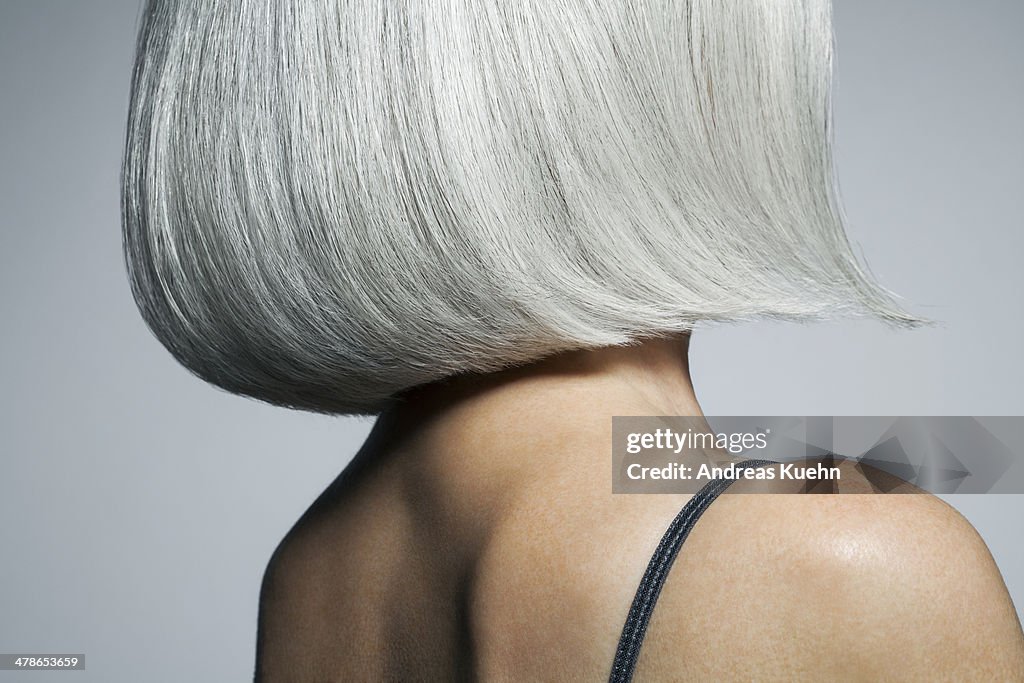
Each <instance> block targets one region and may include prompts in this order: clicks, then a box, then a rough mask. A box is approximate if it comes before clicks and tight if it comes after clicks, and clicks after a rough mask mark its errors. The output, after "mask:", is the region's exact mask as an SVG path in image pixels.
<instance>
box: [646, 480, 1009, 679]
mask: <svg viewBox="0 0 1024 683" xmlns="http://www.w3.org/2000/svg"><path fill="white" fill-rule="evenodd" d="M643 647H644V650H643V653H642V656H641V658H640V663H639V667H638V680H650V679H653V680H661V679H662V678H666V677H668V678H672V679H675V680H678V679H683V680H690V679H692V680H704V679H723V678H725V679H733V678H742V679H754V678H757V679H758V680H763V679H770V680H775V679H780V680H781V679H785V680H936V679H942V680H1014V681H1024V636H1022V633H1021V626H1020V623H1019V621H1018V619H1017V616H1016V612H1015V610H1014V607H1013V604H1012V601H1011V600H1010V597H1009V594H1008V593H1007V591H1006V587H1005V585H1004V583H1003V580H1002V577H1001V576H1000V573H999V570H998V569H997V567H996V565H995V563H994V562H993V560H992V557H991V555H990V554H989V552H988V549H987V547H986V545H985V543H984V541H983V540H982V539H981V538H980V536H979V535H978V533H977V532H976V531H975V529H974V528H973V527H972V526H971V525H970V524H969V523H968V522H967V520H965V519H964V518H963V517H962V516H961V515H960V514H959V513H957V512H956V511H955V510H954V509H953V508H951V507H950V506H949V505H947V504H946V503H944V502H943V501H942V500H940V499H938V498H936V497H935V496H932V495H929V494H926V493H919V494H914V495H882V494H860V495H858V494H851V495H800V494H779V495H760V494H749V495H743V494H733V495H725V496H722V497H721V498H720V499H719V500H718V501H717V502H716V503H715V504H714V505H712V506H711V507H710V508H709V509H708V511H707V512H706V513H705V515H704V517H703V518H702V519H701V520H700V522H699V523H698V525H697V526H696V527H695V528H694V530H693V533H691V535H690V538H689V539H688V540H687V542H686V544H685V546H684V549H683V552H682V553H681V555H680V557H679V558H678V560H677V562H676V564H675V566H674V567H673V569H672V572H671V574H670V578H669V580H668V582H667V583H666V585H665V588H664V590H663V593H662V596H661V598H660V600H659V603H658V606H657V609H656V610H655V613H654V617H653V618H652V621H651V625H650V629H649V631H648V636H647V639H646V640H645V642H644V646H643ZM645 676H646V678H645Z"/></svg>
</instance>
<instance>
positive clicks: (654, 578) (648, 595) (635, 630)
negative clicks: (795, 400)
mask: <svg viewBox="0 0 1024 683" xmlns="http://www.w3.org/2000/svg"><path fill="white" fill-rule="evenodd" d="M774 464H777V463H774V462H771V461H769V460H744V461H743V462H740V463H737V464H736V467H737V469H746V468H748V467H764V466H766V465H774ZM732 482H733V479H713V480H711V481H709V482H708V483H707V484H705V485H704V486H703V487H702V488H701V490H700V491H698V492H697V495H695V496H694V497H693V498H691V499H690V500H689V501H687V503H686V505H684V506H683V509H682V510H680V511H679V514H678V515H676V518H675V519H673V520H672V523H671V524H670V525H669V527H668V531H666V532H665V535H664V536H662V537H661V542H660V543H659V544H658V549H657V550H655V551H654V556H653V557H651V561H650V562H649V563H648V564H647V571H645V572H644V578H643V579H642V580H641V581H640V587H639V588H638V589H637V591H636V596H635V597H634V598H633V604H632V606H631V607H630V608H629V615H628V616H627V617H626V625H625V626H624V627H623V629H622V635H621V636H620V637H619V647H618V649H617V650H616V651H615V661H614V662H613V664H612V673H611V676H609V677H608V680H609V681H610V683H629V681H631V680H632V679H633V671H634V670H635V669H636V662H637V658H638V657H639V656H640V645H641V644H642V643H643V640H644V634H645V633H646V632H647V624H648V623H649V622H650V620H651V614H652V613H653V612H654V605H655V603H656V602H657V601H658V596H659V595H660V594H661V587H662V585H663V584H664V583H665V579H666V577H667V576H668V572H669V570H670V569H671V568H672V563H673V562H675V560H676V556H677V555H678V554H679V549H680V548H681V547H682V545H683V541H685V540H686V537H687V536H689V535H690V530H691V529H693V525H694V524H696V522H697V520H698V519H700V516H701V515H702V514H703V513H704V511H705V510H707V509H708V506H709V505H711V503H713V502H714V501H715V499H716V498H718V496H719V495H721V493H722V492H723V491H725V490H726V489H727V488H729V485H730V484H732Z"/></svg>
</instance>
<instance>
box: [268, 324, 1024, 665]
mask: <svg viewBox="0 0 1024 683" xmlns="http://www.w3.org/2000/svg"><path fill="white" fill-rule="evenodd" d="M688 342H689V338H688V337H687V336H681V337H677V338H672V339H662V340H651V341H647V342H644V343H642V344H638V345H635V346H631V347H625V348H605V349H599V350H592V351H580V352H573V353H569V354H564V355H560V356H556V357H552V358H549V359H546V360H544V361H541V362H538V363H535V364H532V365H530V366H526V367H523V368H518V369H513V370H508V371H504V372H501V373H494V374H491V375H486V376H476V377H469V376H467V377H460V378H457V379H453V380H449V381H446V382H443V383H439V384H434V385H429V386H426V387H421V388H418V389H416V390H414V391H413V392H411V393H410V394H409V395H408V396H407V397H405V399H406V400H404V401H403V402H401V403H400V404H399V406H397V407H396V409H395V410H393V411H391V412H389V413H386V414H384V415H382V416H381V417H380V418H379V420H378V422H377V425H376V426H375V428H374V431H373V433H372V434H371V436H370V438H369V440H368V441H367V443H366V445H365V446H364V447H363V449H362V450H361V451H360V453H359V455H358V456H357V457H356V459H355V461H354V462H353V463H352V464H351V465H350V466H349V467H348V468H347V469H346V470H345V472H343V473H342V475H341V476H340V477H339V478H338V479H337V480H336V481H335V482H334V483H333V484H332V485H331V486H330V487H329V488H328V489H327V490H326V491H325V492H324V493H323V495H322V496H321V497H320V498H319V499H318V501H317V502H316V503H315V504H314V505H313V506H312V507H311V508H310V510H309V511H308V512H307V513H306V514H305V515H304V516H303V517H302V519H301V520H300V521H299V522H298V523H297V524H296V525H295V527H294V528H293V529H292V531H291V532H290V533H289V534H288V536H287V537H286V538H285V539H284V541H283V542H282V543H281V545H280V547H279V548H278V550H277V552H276V553H275V554H274V557H273V559H272V560H271V562H270V564H269V566H268V568H267V572H266V577H265V580H264V586H263V591H262V594H261V604H260V623H259V637H258V653H257V679H258V680H261V681H266V682H271V683H276V682H278V681H302V682H304V681H318V682H319V681H360V680H401V681H414V680H483V681H576V680H580V681H600V680H607V678H608V674H609V671H610V667H611V660H612V657H613V655H614V652H615V647H616V644H617V641H618V637H619V633H620V630H621V628H622V625H623V622H624V619H625V615H626V613H627V611H628V609H629V605H630V603H631V601H632V598H633V594H634V592H635V590H636V587H637V584H638V583H639V580H640V577H641V576H642V574H643V572H644V569H645V568H646V564H647V561H648V559H649V558H650V556H651V554H652V553H653V551H654V548H655V546H656V545H657V543H658V541H659V539H660V538H661V536H662V534H663V533H664V531H665V529H666V527H667V526H668V523H669V522H670V521H671V519H672V518H673V517H674V516H675V514H676V513H677V512H678V510H679V509H680V507H682V505H683V504H684V503H685V502H686V500H687V499H688V496H685V495H656V496H655V495H647V496H645V495H617V496H616V495H613V494H612V493H611V490H612V485H611V472H610V469H611V468H610V467H608V466H607V464H608V463H607V458H608V457H609V454H610V452H611V417H612V416H613V415H692V416H700V415H702V413H701V409H700V406H699V405H698V403H697V400H696V397H695V395H694V390H693V386H692V383H691V381H690V374H689V364H688V361H687V351H688ZM844 467H845V466H844ZM737 486H741V484H740V483H737V484H735V485H734V487H737ZM843 487H844V491H869V490H870V487H869V486H868V485H867V484H866V482H865V481H864V480H863V479H862V478H861V477H860V475H859V474H858V473H857V472H856V470H854V469H852V468H846V469H844V474H843ZM904 490H906V489H904ZM634 680H637V681H666V680H671V681H689V680H694V681H696V680H769V681H773V680H779V681H801V680H807V681H820V680H850V681H860V680H864V681H868V680H870V681H886V680H900V681H905V680H922V681H924V680H928V681H936V680H951V681H952V680H956V681H968V680H977V681H996V680H999V681H1024V635H1022V632H1021V626H1020V622H1019V621H1018V619H1017V616H1016V612H1015V610H1014V607H1013V604H1012V602H1011V600H1010V596H1009V594H1008V593H1007V591H1006V587H1005V585H1004V583H1003V580H1002V577H1001V576H1000V574H999V571H998V569H997V568H996V566H995V563H994V562H993V560H992V558H991V555H990V554H989V552H988V550H987V548H986V546H985V544H984V542H983V541H982V540H981V538H980V537H979V536H978V534H977V533H976V532H975V530H974V529H973V528H972V527H971V526H970V524H969V523H968V522H967V521H966V520H964V519H963V517H961V516H960V515H959V514H958V513H957V512H956V511H954V510H953V509H952V508H950V507H949V506H948V505H946V504H945V503H943V502H942V501H940V500H939V499H937V498H935V497H934V496H931V495H928V494H920V495H866V494H862V495H857V494H855V493H854V494H851V495H801V494H785V495H751V494H743V493H742V492H741V491H737V494H736V495H727V496H722V497H721V498H720V499H719V500H718V501H716V502H715V504H714V505H712V506H711V507H710V508H709V509H708V511H707V512H706V513H705V514H704V516H703V517H702V518H701V519H700V521H699V522H698V523H697V525H696V526H695V528H694V530H693V532H692V533H691V535H690V537H689V539H688V540H687V541H686V544H685V545H684V547H683V551H682V552H681V554H680V556H679V558H678V560H677V561H676V563H675V565H674V567H673V569H672V571H671V573H670V574H669V578H668V581H667V582H666V584H665V587H664V589H663V591H662V594H661V597H660V599H659V602H658V605H657V608H656V610H655V612H654V616H653V618H652V621H651V624H650V627H649V629H648V634H647V637H646V639H645V641H644V645H643V649H642V651H641V656H640V660H639V664H638V669H637V673H636V677H635V679H634Z"/></svg>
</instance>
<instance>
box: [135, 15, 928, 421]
mask: <svg viewBox="0 0 1024 683" xmlns="http://www.w3.org/2000/svg"><path fill="white" fill-rule="evenodd" d="M830 21H831V20H830V6H829V2H828V0H772V1H769V0H751V1H749V2H732V1H731V0H676V1H674V2H653V1H652V0H638V1H637V2H629V3H624V2H619V1H618V0H614V1H613V0H561V1H559V2H548V1H541V0H527V1H525V2H510V3H505V2H502V3H498V2H477V1H476V0H449V1H447V2H437V1H436V0H408V1H407V2H394V3H390V2H377V1H374V2H370V1H368V0H319V1H317V2H305V1H300V0H269V1H263V0H260V1H256V0H224V1H221V2H188V1H185V0H152V1H151V2H149V4H148V6H147V7H146V9H145V13H144V19H143V26H142V30H141V34H140V39H139V48H138V57H137V62H136V68H135V74H134V79H133V85H132V99H131V110H130V120H129V127H128V137H127V148H126V153H125V162H124V244H125V254H126V260H127V265H128V269H129V276H130V279H131V283H132V287H133V292H134V295H135V297H136V301H137V303H138V305H139V308H140V310H141V311H142V313H143V316H144V317H145V319H146V321H147V323H148V324H149V325H150V327H151V328H152V329H153V331H154V332H155V334H156V335H157V337H158V338H159V339H160V340H161V342H162V343H163V344H164V345H165V346H166V347H167V348H168V349H169V350H170V351H171V352H172V353H173V354H174V355H175V357H176V358H177V359H178V360H179V361H180V362H181V363H182V364H184V365H185V366H186V367H188V368H189V369H190V370H192V371H193V372H194V373H196V374H197V375H199V376H200V377H202V378H204V379H206V380H208V381H210V382H212V383H214V384H216V385H218V386H221V387H223V388H225V389H227V390H229V391H233V392H237V393H240V394H245V395H249V396H253V397H256V398H259V399H261V400H264V401H268V402H271V403H275V404H279V405H285V406H291V407H296V408H301V409H307V410H314V411H321V412H330V413H343V414H345V413H348V414H372V413H375V412H378V411H380V410H382V409H383V408H385V407H386V406H387V405H388V404H389V402H390V401H392V400H393V399H394V397H395V396H396V395H398V394H400V393H401V392H402V391H404V390H406V389H409V388H411V387H413V386H417V385H420V384H424V383H427V382H431V381H435V380H438V379H441V378H443V377H447V376H450V375H455V374H459V373H463V372H490V371H494V370H498V369H501V368H504V367H507V366H510V365H515V364H521V363H526V362H530V361H533V360H536V359H539V358H541V357H544V356H547V355H550V354H553V353H557V352H560V351H566V350H571V349H580V348H594V347H600V346H608V345H617V344H626V343H630V342H632V341H635V340H638V339H641V338H646V337H652V336H660V335H667V334H673V333H678V332H682V331H686V330H689V329H691V328H692V327H693V325H694V324H695V323H697V322H698V321H702V320H717V321H728V320H745V319H751V318H758V317H775V318H792V319H815V318H821V317H825V316H830V315H835V314H850V313H852V314H869V315H874V316H877V317H880V318H882V319H884V320H887V321H890V322H895V323H913V322H915V318H913V317H912V316H909V315H907V314H906V313H904V312H903V311H901V310H900V309H899V308H898V307H897V306H896V305H895V304H894V303H893V302H892V300H891V298H890V296H889V295H888V294H887V293H886V292H885V291H884V290H882V289H881V288H879V287H878V286H877V285H875V284H874V283H873V282H872V281H871V280H870V279H869V278H867V277H866V276H865V274H864V272H863V271H862V269H861V268H860V267H859V266H858V264H857V261H856V259H855V257H854V256H853V253H852V251H851V249H850V246H849V244H848V242H847V239H846V236H845V233H844V230H843V225H842V219H841V213H840V210H839V207H838V203H837V200H836V196H835V190H834V181H833V170H832V159H831V151H830V123H829V117H830V94H829V93H830V72H831V54H832V34H831V23H830Z"/></svg>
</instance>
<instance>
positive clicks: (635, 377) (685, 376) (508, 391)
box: [375, 335, 703, 474]
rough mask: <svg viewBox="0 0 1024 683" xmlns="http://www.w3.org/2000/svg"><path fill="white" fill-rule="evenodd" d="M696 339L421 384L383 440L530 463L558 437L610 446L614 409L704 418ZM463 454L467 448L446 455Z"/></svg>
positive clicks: (392, 418) (385, 423) (382, 430)
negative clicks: (695, 375) (694, 361)
mask: <svg viewBox="0 0 1024 683" xmlns="http://www.w3.org/2000/svg"><path fill="white" fill-rule="evenodd" d="M689 341H690V339H689V335H679V336H676V337H671V338H661V339H651V340H647V341H643V342H640V343H637V344H635V345H631V346H622V347H605V348H600V349H595V350H584V351H573V352H568V353H563V354H559V355H556V356H552V357H549V358H546V359H543V360H540V361H538V362H535V363H532V364H529V365H526V366H521V367H517V368H511V369H508V370H504V371H501V372H495V373H490V374H485V375H466V376H459V377H454V378H450V379H448V380H445V381H442V382H437V383H434V384H430V385H426V386H423V387H418V388H416V389H414V390H412V391H410V392H408V393H407V394H406V395H404V396H403V397H402V400H401V401H400V402H398V403H397V404H396V405H395V406H394V407H393V408H392V409H391V410H389V411H387V412H386V413H384V414H382V415H381V416H380V418H379V419H378V424H377V427H376V428H375V432H376V433H377V434H375V437H376V438H377V439H378V443H384V442H390V445H391V446H392V447H399V448H401V449H402V450H407V449H411V450H415V451H418V452H424V451H426V452H431V453H438V454H442V455H441V456H440V457H441V458H442V460H443V459H444V458H448V459H449V460H450V461H452V462H451V463H450V464H452V465H456V461H458V460H460V459H462V458H469V459H473V458H479V459H480V460H481V461H482V463H481V466H484V467H486V464H487V461H489V460H493V459H494V457H495V456H496V455H497V456H501V455H507V456H508V457H515V458H517V459H518V460H519V461H520V462H521V464H522V466H523V467H524V468H525V467H526V466H527V464H528V461H529V460H530V455H529V453H531V452H539V453H540V455H537V456H535V457H537V458H543V457H544V456H543V453H546V452H549V451H550V449H551V448H552V447H553V446H554V444H555V443H564V442H566V441H567V440H573V439H574V438H576V439H578V438H579V437H581V436H583V437H586V436H587V435H588V434H592V435H593V436H594V437H595V438H598V440H600V439H603V440H606V441H608V447H609V448H610V434H611V417H612V416H614V415H687V416H702V415H703V414H702V412H701V408H700V405H699V404H698V402H697V398H696V396H695V395H694V390H693V384H692V383H691V381H690V369H689V361H688V351H689ZM602 443H603V441H602ZM510 450H511V451H520V453H519V455H515V456H514V455H512V453H511V452H510ZM601 452H602V453H605V452H610V451H609V450H607V449H604V450H602V451H601ZM454 453H460V454H463V455H462V456H455V455H450V456H449V455H443V454H454ZM566 457H571V455H567V456H566ZM592 457H593V456H591V458H592ZM463 464H464V465H465V464H468V463H463ZM523 473H524V474H526V472H525V469H524V472H523Z"/></svg>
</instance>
